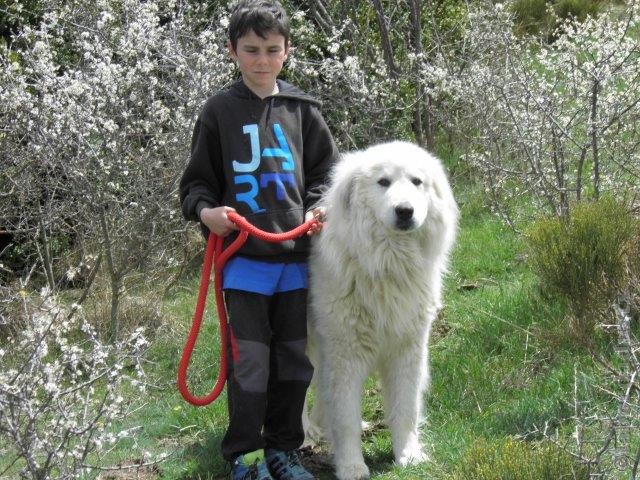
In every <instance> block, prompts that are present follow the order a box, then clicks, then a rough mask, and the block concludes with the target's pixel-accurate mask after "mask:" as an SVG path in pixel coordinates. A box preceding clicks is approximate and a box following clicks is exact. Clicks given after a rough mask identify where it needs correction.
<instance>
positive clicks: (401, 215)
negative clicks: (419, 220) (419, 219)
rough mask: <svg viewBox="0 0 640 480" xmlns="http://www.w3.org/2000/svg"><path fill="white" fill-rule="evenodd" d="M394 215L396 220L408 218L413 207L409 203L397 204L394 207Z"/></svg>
mask: <svg viewBox="0 0 640 480" xmlns="http://www.w3.org/2000/svg"><path fill="white" fill-rule="evenodd" d="M396 216H397V217H398V220H410V219H411V217H413V207H412V206H411V205H406V204H402V205H398V206H397V207H396Z"/></svg>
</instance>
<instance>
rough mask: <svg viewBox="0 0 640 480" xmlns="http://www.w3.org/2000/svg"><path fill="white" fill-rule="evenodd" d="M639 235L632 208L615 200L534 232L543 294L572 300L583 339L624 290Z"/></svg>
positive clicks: (583, 206) (532, 245) (531, 238)
mask: <svg viewBox="0 0 640 480" xmlns="http://www.w3.org/2000/svg"><path fill="white" fill-rule="evenodd" d="M637 230H638V229H637V223H636V220H635V219H634V218H633V216H632V215H631V214H630V213H629V212H628V211H627V209H626V207H625V206H624V205H622V204H621V203H618V202H617V201H615V200H613V199H611V198H603V199H600V200H598V201H597V202H592V203H580V204H578V205H576V206H575V208H574V209H573V211H572V212H571V214H570V215H569V217H568V218H545V219H542V220H539V221H537V222H535V223H534V224H533V225H532V227H531V228H530V229H529V231H528V235H527V240H528V246H529V250H530V255H529V259H530V263H531V265H532V267H533V269H534V271H535V272H536V273H537V274H538V276H539V277H540V280H541V283H542V288H543V290H544V291H545V292H547V293H550V294H553V295H559V296H561V297H562V298H564V300H566V302H567V304H568V306H569V307H570V309H571V313H572V314H573V316H574V318H575V319H576V320H577V321H578V322H579V324H580V325H579V327H580V330H581V331H582V333H583V334H585V335H589V334H590V333H591V330H592V327H593V325H594V319H595V317H596V315H595V314H596V313H597V312H601V311H603V310H606V309H608V308H609V306H610V305H611V303H612V301H613V300H614V299H615V296H616V295H617V292H618V291H619V288H620V287H621V286H622V285H624V282H625V281H626V269H625V264H626V262H627V258H626V257H627V254H628V247H629V245H630V243H631V241H632V239H633V238H634V236H635V235H637Z"/></svg>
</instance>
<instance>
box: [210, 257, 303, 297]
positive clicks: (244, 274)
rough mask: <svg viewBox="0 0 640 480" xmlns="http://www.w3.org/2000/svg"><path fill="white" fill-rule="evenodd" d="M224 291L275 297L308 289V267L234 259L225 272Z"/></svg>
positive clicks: (298, 264) (223, 271) (228, 263)
mask: <svg viewBox="0 0 640 480" xmlns="http://www.w3.org/2000/svg"><path fill="white" fill-rule="evenodd" d="M222 275H223V280H222V288H223V290H243V291H245V292H253V293H260V294H262V295H273V294H275V293H280V292H289V291H291V290H298V289H303V288H304V289H306V288H308V287H309V268H308V265H307V263H306V262H299V263H269V262H259V261H257V260H250V259H248V258H244V257H233V258H231V259H230V260H229V261H228V262H227V264H226V265H225V266H224V269H223V270H222Z"/></svg>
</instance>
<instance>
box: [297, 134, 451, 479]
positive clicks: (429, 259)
mask: <svg viewBox="0 0 640 480" xmlns="http://www.w3.org/2000/svg"><path fill="white" fill-rule="evenodd" d="M324 204H325V206H326V209H327V222H326V223H325V225H324V228H323V230H322V232H321V234H320V235H318V236H317V238H316V239H315V240H314V246H313V248H312V255H311V260H310V269H311V270H310V271H311V280H310V282H311V283H310V303H309V305H310V315H309V346H310V348H309V354H310V357H311V359H312V362H313V363H314V365H315V369H316V370H315V376H314V387H315V391H316V394H315V402H314V407H313V410H312V412H311V416H310V418H309V419H305V423H306V433H307V437H308V439H310V440H312V441H313V440H318V439H319V437H320V436H324V437H326V439H327V440H329V441H330V442H331V444H332V446H333V451H334V463H335V467H336V475H337V477H338V479H340V480H353V479H363V478H368V477H369V470H368V468H367V466H366V464H365V462H364V457H363V455H362V445H361V433H362V427H361V399H362V390H363V383H364V382H365V380H366V378H367V376H368V375H369V374H370V373H372V372H373V371H377V373H378V374H379V376H380V380H381V384H382V391H383V395H384V401H385V416H386V417H385V418H386V423H387V424H388V425H389V428H390V429H391V432H392V441H393V453H394V456H395V460H396V462H397V464H399V465H402V466H405V465H407V464H409V463H414V462H421V461H424V460H425V459H426V454H425V451H424V449H423V446H422V444H421V442H420V438H419V431H418V427H419V422H420V420H421V410H422V401H423V396H424V393H425V391H426V388H427V385H428V382H429V369H428V342H429V331H430V329H431V324H432V322H433V320H434V319H435V317H436V315H437V312H438V310H439V309H440V308H441V291H442V276H443V274H444V272H445V270H446V266H447V258H448V254H449V251H450V250H451V247H452V245H453V243H454V239H455V232H456V226H457V219H458V207H457V205H456V202H455V200H454V198H453V194H452V192H451V188H450V186H449V182H448V180H447V176H446V174H445V172H444V170H443V168H442V165H441V163H440V161H439V160H438V159H436V158H435V157H434V156H432V155H431V154H429V153H428V152H426V151H425V150H423V149H421V148H419V147H418V146H416V145H413V144H411V143H407V142H391V143H385V144H380V145H376V146H373V147H370V148H368V149H366V150H364V151H357V152H353V153H349V154H346V155H345V156H344V158H343V159H342V160H341V161H340V162H339V163H338V164H337V165H336V168H335V169H334V172H333V176H332V181H331V185H330V188H329V190H328V192H327V194H326V196H325V199H324ZM309 422H310V423H309Z"/></svg>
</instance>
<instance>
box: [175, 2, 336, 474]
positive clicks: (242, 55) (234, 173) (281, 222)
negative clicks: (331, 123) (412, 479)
mask: <svg viewBox="0 0 640 480" xmlns="http://www.w3.org/2000/svg"><path fill="white" fill-rule="evenodd" d="M289 46H290V44H289V21H288V18H287V15H286V13H285V11H284V9H283V8H282V6H281V5H280V3H278V1H277V0H244V1H241V2H240V3H239V4H238V5H237V6H236V8H235V9H234V11H233V13H232V16H231V19H230V23H229V45H228V48H229V53H230V56H231V58H232V59H233V60H234V61H235V62H236V63H237V65H238V68H239V70H240V73H241V76H242V78H241V79H240V80H238V81H237V82H235V83H234V84H232V85H231V86H230V87H229V88H227V89H225V90H223V91H221V92H219V93H218V94H216V95H214V96H213V97H211V98H209V99H208V100H207V102H206V104H205V106H204V108H203V110H202V112H201V114H200V116H199V118H198V121H197V123H196V126H195V131H194V134H193V140H192V148H191V159H190V161H189V164H188V166H187V168H186V170H185V172H184V174H183V176H182V179H181V182H180V199H181V202H182V208H183V213H184V216H185V217H186V218H187V219H189V220H199V221H200V222H201V225H202V228H203V231H204V232H205V234H206V233H208V231H211V232H214V233H215V234H217V235H220V236H224V237H226V238H225V244H228V243H230V241H231V240H232V239H233V237H235V234H234V235H229V234H231V233H232V232H234V230H237V228H236V226H235V225H234V224H233V222H231V221H230V220H229V219H228V218H227V213H228V212H229V211H237V212H238V213H239V214H240V215H242V216H244V217H246V218H247V219H248V220H249V221H250V222H251V223H253V224H254V225H256V226H257V227H258V228H261V229H263V230H266V231H271V232H284V231H287V230H290V229H292V228H294V227H297V226H298V225H300V224H301V223H302V222H303V221H304V220H305V219H306V218H307V219H308V218H310V217H311V216H316V217H319V216H320V214H321V209H320V208H319V207H316V206H315V204H316V202H317V201H318V200H319V199H320V196H321V193H322V191H323V189H324V185H325V183H326V181H327V176H328V171H329V169H330V167H331V165H332V164H333V163H334V161H335V160H336V159H337V156H338V152H337V149H336V146H335V143H334V141H333V138H332V136H331V134H330V132H329V129H328V128H327V125H326V123H325V122H324V120H323V118H322V116H321V114H320V113H319V111H318V106H319V104H318V102H317V101H316V100H314V99H313V98H311V97H309V96H307V95H306V94H305V93H304V92H302V91H300V90H298V89H297V88H295V87H293V86H292V85H290V84H288V83H286V82H283V81H282V80H279V79H277V77H278V74H279V73H280V71H281V69H282V66H283V63H284V61H285V60H286V59H287V55H288V53H289ZM320 227H321V224H320V225H319V226H318V228H316V229H314V231H312V232H311V233H315V232H317V231H318V230H319V229H320ZM308 249H309V238H308V237H307V236H305V237H303V238H299V239H296V240H291V241H288V242H284V243H281V244H271V243H266V242H262V241H260V240H257V239H253V238H251V237H249V240H248V241H247V243H246V244H245V245H244V247H243V248H242V249H240V250H239V251H238V253H237V255H236V256H235V257H234V258H232V259H231V260H230V261H229V262H228V263H227V265H226V266H225V270H224V272H223V273H224V282H223V283H224V284H223V289H224V292H225V302H226V306H227V312H228V317H229V327H230V337H231V342H230V343H231V346H230V348H229V350H230V358H231V361H230V368H229V376H228V378H229V380H228V383H227V395H228V406H229V426H228V429H227V432H226V434H225V437H224V439H223V441H222V454H223V456H224V457H225V459H227V460H228V461H230V462H231V465H232V467H231V469H232V471H231V474H232V479H234V480H240V479H248V478H252V479H254V478H258V479H260V480H270V479H275V480H293V479H300V480H307V479H313V478H314V477H313V475H311V474H310V473H309V472H308V471H306V470H305V469H304V467H303V466H302V464H301V463H300V459H299V456H298V453H297V449H298V448H299V447H300V445H301V444H302V442H303V440H304V432H303V430H302V420H301V416H302V409H303V405H304V397H305V394H306V390H307V387H308V386H309V382H310V380H311V375H312V373H313V367H312V366H311V364H310V362H309V360H308V359H307V357H306V354H305V347H306V296H307V264H306V259H307V255H308Z"/></svg>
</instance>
